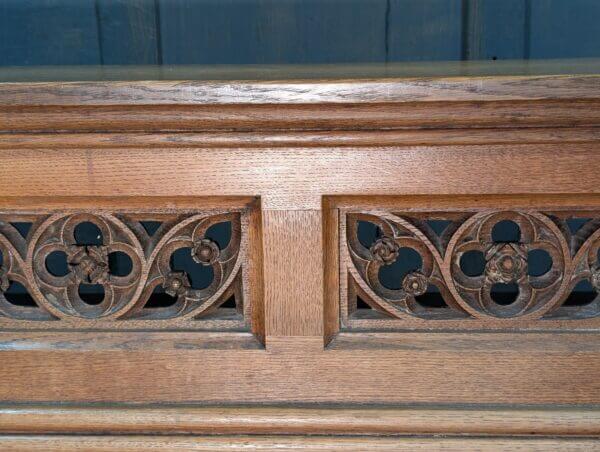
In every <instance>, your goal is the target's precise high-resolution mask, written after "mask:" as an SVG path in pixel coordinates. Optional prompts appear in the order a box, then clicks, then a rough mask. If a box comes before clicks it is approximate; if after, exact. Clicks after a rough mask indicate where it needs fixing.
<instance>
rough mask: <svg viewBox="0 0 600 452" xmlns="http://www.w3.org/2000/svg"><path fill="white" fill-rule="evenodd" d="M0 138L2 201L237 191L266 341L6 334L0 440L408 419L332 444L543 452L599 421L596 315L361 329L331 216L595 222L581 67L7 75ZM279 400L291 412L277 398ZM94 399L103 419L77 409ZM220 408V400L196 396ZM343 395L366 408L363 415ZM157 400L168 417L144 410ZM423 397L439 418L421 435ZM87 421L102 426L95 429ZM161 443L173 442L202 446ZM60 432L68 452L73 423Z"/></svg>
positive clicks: (592, 145) (599, 94)
mask: <svg viewBox="0 0 600 452" xmlns="http://www.w3.org/2000/svg"><path fill="white" fill-rule="evenodd" d="M0 130H1V131H2V132H3V133H2V134H0V212H2V213H3V215H4V214H5V213H6V212H20V213H23V212H31V213H36V214H37V213H39V212H65V211H98V212H117V211H122V212H132V211H149V212H155V213H157V212H169V213H172V212H177V211H194V212H200V211H201V212H205V211H231V210H239V209H244V208H246V207H247V206H248V205H250V204H252V203H254V204H252V205H253V206H255V207H256V208H255V209H250V210H249V214H248V215H249V222H248V230H247V238H248V244H250V245H251V246H250V248H249V249H248V254H247V256H246V258H247V260H248V262H247V263H248V265H249V268H250V269H251V270H250V273H249V274H248V284H247V285H246V286H245V287H246V288H247V290H248V291H250V294H249V295H248V296H250V297H251V298H252V304H253V306H260V307H261V308H260V309H257V310H256V311H253V314H252V316H253V317H252V321H251V322H252V325H253V328H254V333H256V335H258V336H259V338H260V339H261V340H263V342H264V345H261V343H260V342H259V341H257V340H256V338H255V337H254V336H253V334H252V333H251V332H248V331H237V330H229V331H224V328H221V327H217V328H214V329H210V328H209V329H208V330H204V331H198V330H190V329H189V328H187V327H186V328H178V327H176V328H171V327H167V328H164V329H153V330H147V329H139V330H135V331H134V330H118V331H115V330H112V331H108V330H107V329H105V328H103V329H96V328H90V325H88V324H85V325H84V324H81V325H80V326H78V327H74V328H71V329H61V330H47V329H46V330H44V329H31V328H22V327H21V326H18V327H15V326H14V325H13V326H11V327H10V328H8V327H7V328H2V329H1V331H0V354H1V355H2V363H3V364H2V372H3V376H2V378H0V400H1V401H2V403H3V406H2V407H0V409H1V410H0V415H1V416H2V417H3V419H4V422H2V423H0V430H1V431H2V432H3V433H4V434H7V435H8V434H11V433H23V432H25V433H28V434H27V435H23V436H17V437H14V436H0V443H2V442H4V444H6V445H7V447H8V446H11V447H12V446H14V447H26V448H27V447H29V446H31V444H33V443H35V444H42V446H41V447H43V446H44V445H46V446H47V445H55V444H56V442H55V440H54V439H52V438H56V437H52V436H49V437H45V436H40V435H43V434H44V433H48V434H53V435H56V434H59V433H63V434H65V435H73V434H79V435H83V436H81V437H80V438H81V439H85V438H86V437H85V435H86V434H97V433H113V434H115V435H126V436H122V437H119V438H120V439H119V441H116V439H115V438H114V437H113V439H115V441H116V442H115V443H114V444H115V445H114V447H113V448H114V449H117V450H118V449H119V448H120V447H125V446H127V447H138V448H144V445H146V446H147V445H148V442H144V441H156V442H155V445H156V446H157V447H163V448H168V444H166V443H165V441H166V440H164V438H163V439H160V438H159V437H156V438H154V437H152V436H148V437H147V438H146V439H145V440H144V441H142V442H140V443H138V444H137V446H136V445H135V444H133V443H127V441H135V438H134V437H131V436H127V435H135V434H148V433H149V432H150V433H152V432H154V433H159V432H160V433H173V434H179V433H185V434H196V435H202V434H206V432H207V431H210V433H222V434H233V435H241V434H246V433H248V434H256V433H259V434H260V433H262V434H269V435H279V434H284V433H285V434H289V433H295V434H299V435H308V434H311V433H323V434H326V435H330V434H331V435H333V434H348V433H359V434H379V433H385V434H390V433H402V434H407V433H408V434H414V435H426V438H425V439H420V438H421V437H420V436H419V437H410V438H407V439H406V441H408V442H406V443H403V441H404V440H403V439H398V438H378V437H370V438H361V439H356V441H357V442H354V443H352V441H353V440H352V439H350V438H347V439H345V440H344V441H348V443H344V441H342V443H344V444H345V445H346V446H348V447H352V446H354V447H355V448H359V449H361V450H369V448H372V449H376V448H377V447H380V446H381V447H383V446H382V445H387V446H390V444H392V443H394V444H395V445H396V447H402V444H404V445H405V447H408V448H410V447H411V445H412V446H415V445H418V446H419V447H427V444H437V445H440V444H441V442H440V441H442V440H440V439H439V438H437V437H432V436H427V435H440V434H441V435H444V434H458V435H460V434H470V433H474V434H475V435H492V436H490V437H489V438H485V439H481V438H479V439H478V438H477V437H475V436H470V437H468V440H467V439H465V438H461V441H463V443H460V446H456V445H454V446H452V447H463V448H464V445H465V444H469V445H471V446H472V447H473V448H476V447H488V448H493V447H496V446H498V445H506V444H508V446H507V447H512V446H514V447H515V448H516V447H521V446H522V445H523V442H522V441H520V440H519V439H517V438H509V439H507V440H506V443H504V442H503V441H505V440H504V439H502V438H501V437H504V436H506V435H518V434H529V433H530V434H531V436H530V437H528V438H527V440H528V441H529V440H531V441H532V442H530V443H528V445H529V446H531V445H532V444H537V446H535V447H538V448H539V449H540V450H543V449H544V448H548V447H551V446H554V447H558V446H559V445H560V444H563V441H564V442H568V441H571V443H570V444H574V445H577V446H578V447H586V446H589V444H590V442H586V441H588V440H587V439H585V438H584V439H581V435H584V436H586V438H589V437H591V436H597V435H600V421H599V418H598V416H597V413H598V409H597V407H598V406H600V391H599V389H600V386H599V384H600V383H599V382H598V379H597V378H595V375H597V374H598V372H599V371H600V352H599V350H600V334H598V325H597V319H596V318H591V319H579V320H572V319H567V320H565V321H564V322H563V321H562V320H557V321H556V322H555V323H553V324H552V326H551V327H544V328H540V327H539V325H540V322H542V321H541V320H536V319H533V318H531V319H529V320H527V319H523V321H522V322H521V323H518V324H513V323H510V322H512V321H513V320H511V319H508V320H506V319H504V320H502V319H501V320H502V321H498V320H497V319H495V318H492V319H487V318H486V319H484V318H483V316H480V318H479V319H478V320H476V321H475V323H477V325H479V326H478V327H473V328H470V327H465V326H464V323H460V324H456V325H454V326H452V328H450V327H448V328H438V327H431V326H430V325H432V324H433V323H434V322H436V321H437V320H420V319H417V320H411V321H410V322H412V323H410V322H409V323H410V325H411V326H410V327H409V328H402V327H398V324H399V323H398V322H400V321H399V320H394V319H392V320H390V321H388V323H389V324H388V325H387V326H385V325H383V326H382V323H377V324H373V325H366V324H365V325H362V326H361V327H360V328H356V325H350V324H347V323H345V320H344V318H343V312H344V310H343V309H344V305H343V300H344V299H345V298H344V297H345V296H346V294H345V292H344V291H345V290H346V289H347V287H346V286H345V284H346V283H347V278H345V276H346V275H345V272H346V271H347V268H348V264H349V261H348V256H347V255H346V254H345V253H346V251H345V245H344V243H345V242H344V236H343V233H342V232H343V230H344V229H341V228H342V227H343V226H344V221H345V220H344V218H345V215H347V214H348V212H359V213H376V214H377V215H379V216H385V215H389V214H390V212H422V213H428V214H430V213H431V212H439V211H444V212H449V211H452V212H457V213H460V212H474V213H475V215H487V214H488V213H489V212H494V211H517V212H526V213H527V215H532V216H534V217H535V218H538V217H537V216H538V213H540V212H541V213H548V212H584V211H588V212H593V213H594V215H595V212H598V211H599V210H600V188H599V187H600V163H599V162H600V161H599V160H598V152H599V147H598V145H599V143H600V132H599V131H600V77H599V76H597V75H572V76H567V75H556V76H554V75H548V76H533V75H532V76H518V77H511V76H498V77H493V76H485V77H479V76H471V77H446V78H444V77H434V78H424V79H419V78H412V79H401V78H399V79H393V78H388V79H362V80H287V81H280V82H274V81H268V82H260V81H256V82H252V81H227V82H219V81H188V82H170V81H161V82H70V83H3V84H0ZM258 200H259V201H260V202H258ZM538 219H539V221H541V222H542V223H544V224H547V226H548V227H550V225H549V223H547V222H546V221H545V220H543V219H541V217H540V218H538ZM513 251H514V252H516V253H517V254H518V251H519V250H518V249H517V250H513ZM563 256H564V254H563ZM418 282H419V281H417V283H418ZM244 283H246V281H244ZM340 289H341V290H340ZM472 314H473V315H475V314H476V313H472ZM536 315H537V314H536ZM532 317H533V315H532ZM199 322H200V321H199ZM377 322H380V320H379V319H377ZM384 322H385V321H384ZM459 322H462V320H460V321H459ZM503 322H504V323H503ZM349 326H350V327H351V328H350V330H349V329H348V327H349ZM440 370H443V371H440ZM23 375H27V380H25V379H23V378H22V376H23ZM115 376H116V378H115ZM123 403H126V404H136V405H137V407H138V408H139V410H140V411H128V410H129V408H128V407H122V405H120V404H123ZM296 403H301V404H302V406H303V407H304V408H302V409H300V408H294V407H290V405H294V404H296ZM324 403H325V404H331V405H332V408H331V412H328V413H329V414H327V416H329V417H328V419H330V420H331V421H330V422H332V423H333V424H331V425H332V426H330V427H327V428H324V427H322V428H321V421H320V419H321V418H322V415H323V413H320V412H319V411H318V408H317V406H316V405H317V404H324ZM24 404H25V405H24ZM98 404H102V406H104V407H106V410H107V411H102V412H100V411H94V410H96V409H97V407H98V406H99V405H98ZM190 404H193V405H194V407H192V408H189V405H190ZM215 404H216V405H218V408H215V409H218V410H223V411H219V412H220V413H221V414H220V415H219V416H217V415H216V414H215V413H213V412H212V411H210V410H208V411H203V410H204V409H205V408H206V409H208V408H207V407H208V405H215ZM258 404H260V405H261V407H264V406H265V405H268V404H273V405H277V406H278V407H281V406H282V405H286V406H287V408H286V409H285V410H282V411H281V413H282V416H283V417H282V419H284V420H285V425H281V424H277V423H275V424H272V425H275V427H274V428H273V430H268V431H267V430H264V429H261V428H259V427H258V424H261V425H266V424H269V423H271V421H272V420H273V418H272V416H271V414H269V413H270V412H266V411H261V409H262V408H260V407H249V408H247V409H248V410H250V411H251V413H250V414H249V413H248V412H247V411H244V409H246V408H244V409H241V408H236V406H237V407H239V406H240V405H244V406H248V405H258ZM359 405H360V406H361V407H364V406H366V405H368V406H369V407H370V408H369V409H373V410H375V411H374V413H375V414H373V416H375V417H376V418H377V419H381V421H376V420H373V417H369V416H367V417H364V416H358V415H357V414H356V412H354V411H352V410H353V409H354V408H355V407H356V406H359ZM566 405H568V409H567V408H564V407H565V406H566ZM157 406H158V409H159V410H160V416H158V417H159V418H160V419H164V424H162V426H157V425H156V424H153V423H151V422H150V421H149V420H148V419H149V417H148V416H150V417H152V416H153V415H154V414H156V412H154V411H151V410H152V409H153V407H157ZM342 406H350V408H342ZM61 407H62V408H65V409H64V410H63V411H61V409H62V408H61ZM66 407H68V408H69V409H66ZM185 407H188V408H185ZM352 407H354V408H352ZM507 407H508V408H507ZM515 407H516V408H515ZM44 409H46V410H49V411H44ZM187 409H189V410H191V411H186V410H187ZM196 409H199V411H194V410H196ZM444 409H447V410H450V411H443V410H444ZM53 410H56V411H53ZM70 410H74V411H70ZM78 410H79V411H78ZM146 410H150V411H146ZM253 410H254V411H253ZM298 410H299V411H298ZM386 410H390V411H386ZM402 410H408V411H402ZM428 410H434V411H435V413H433V412H430V411H428ZM439 410H442V411H439ZM488 410H491V411H488ZM503 410H506V411H508V413H509V414H506V413H505V411H503ZM74 413H78V414H74ZM94 413H96V414H94ZM436 413H438V414H439V413H442V418H443V419H444V421H443V422H442V424H439V428H438V429H431V428H429V429H428V428H427V425H428V424H427V423H428V422H430V421H431V419H432V416H433V417H435V416H437V415H438V414H436ZM492 413H501V414H500V415H499V416H504V417H505V418H510V419H520V422H521V424H519V425H526V426H528V427H527V428H528V429H529V428H530V430H527V431H524V430H520V429H519V427H518V426H517V423H516V422H512V423H511V422H508V423H505V422H504V423H503V422H500V421H499V420H498V418H496V417H494V416H495V415H494V414H492ZM46 415H47V416H48V422H47V423H43V422H42V421H41V420H40V419H42V418H44V416H46ZM80 415H81V416H82V417H81V420H82V421H81V423H77V422H75V421H74V420H73V419H74V417H75V418H77V419H79V417H78V416H80ZM249 415H251V418H248V417H247V416H249ZM94 416H96V418H95V417H94ZM102 416H106V418H108V419H119V425H115V424H111V425H109V424H106V423H105V424H96V423H95V421H94V419H101V418H102ZM182 416H189V417H182ZM544 416H546V417H544ZM155 418H156V417H155ZM27 419H32V420H33V421H35V423H34V425H33V426H30V427H28V423H27ZM50 419H53V421H52V422H50ZM124 419H127V421H126V420H124ZM153 419H154V418H153ZM183 419H185V421H184V420H183ZM317 419H318V420H317ZM410 419H423V421H422V422H421V423H411V421H409V420H410ZM538 419H541V421H540V422H539V423H538V422H536V421H537V420H538ZM549 419H550V420H549ZM450 420H452V422H451V421H450ZM455 420H456V423H454V421H455ZM128 422H129V424H127V423H128ZM125 424H127V425H128V426H125ZM96 425H105V426H106V428H105V429H99V427H97V426H96ZM328 425H330V424H328ZM335 426H338V427H335ZM570 426H575V427H574V428H572V429H571V428H570ZM207 429H209V430H207ZM570 435H579V437H578V438H574V437H572V436H570ZM87 438H88V439H89V438H90V437H87ZM177 438H178V440H180V441H182V442H181V443H177V444H180V446H181V448H186V447H191V446H192V445H194V444H195V445H196V446H198V447H201V446H199V445H200V444H202V442H203V441H207V438H205V437H195V436H188V437H186V438H185V439H184V438H183V437H181V436H177ZM499 438H500V439H499ZM64 440H65V443H64V444H65V446H64V447H65V448H68V447H70V446H68V444H71V443H69V441H71V440H73V436H67V437H65V438H64ZM89 440H90V441H92V439H89ZM94 441H95V440H94ZM228 441H229V443H228V444H232V443H233V444H247V443H245V442H244V441H250V443H251V444H255V445H256V447H257V448H259V446H260V447H262V448H263V449H264V450H269V449H268V448H269V447H275V446H276V445H277V444H280V445H281V444H285V445H288V446H289V445H290V444H292V443H294V444H295V447H296V446H297V447H299V448H304V449H306V450H311V447H313V446H314V445H315V444H316V443H315V441H316V442H319V441H321V442H320V443H319V447H325V448H327V447H333V446H332V444H333V442H332V441H333V440H332V439H331V438H329V439H328V438H325V437H324V438H321V439H319V440H316V439H315V440H313V439H311V437H309V436H302V437H299V438H296V439H294V438H292V437H286V438H265V437H255V438H250V439H248V438H247V437H237V438H229V439H228ZM277 441H280V443H277ZM386 441H387V442H386ZM410 441H413V442H412V443H411V442H410ZM428 441H431V443H428ZM436 441H438V443H436ZM464 441H467V443H464ZM578 441H579V442H578ZM590 441H593V440H590ZM226 442H227V441H226ZM342 443H340V444H342ZM384 443H385V444H384ZM89 444H90V445H92V444H91V443H89ZM132 444H133V445H132ZM172 444H175V443H172ZM206 444H208V443H206ZM565 444H566V443H565ZM94 447H96V446H95V445H94ZM207 447H208V446H207ZM211 447H213V449H216V450H219V448H221V449H223V448H226V447H228V446H226V445H225V444H220V445H219V444H217V443H216V442H215V443H211ZM315 447H316V446H315ZM335 447H338V446H335ZM344 447H345V446H344ZM390 447H392V446H390ZM415 447H416V446H415ZM531 447H533V446H531ZM339 448H340V449H342V446H339ZM259 450H260V448H259Z"/></svg>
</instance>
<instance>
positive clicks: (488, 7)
mask: <svg viewBox="0 0 600 452" xmlns="http://www.w3.org/2000/svg"><path fill="white" fill-rule="evenodd" d="M527 1H528V0H468V1H467V2H466V7H467V11H466V20H465V22H466V23H465V27H466V29H465V32H466V36H465V38H466V42H465V50H466V54H465V57H466V58H467V59H469V60H487V59H498V60H501V59H519V58H525V56H526V53H527V45H528V42H527V37H528V33H527V31H526V27H527Z"/></svg>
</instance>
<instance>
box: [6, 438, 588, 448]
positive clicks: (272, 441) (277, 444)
mask: <svg viewBox="0 0 600 452" xmlns="http://www.w3.org/2000/svg"><path fill="white" fill-rule="evenodd" d="M0 448H1V449H2V450H14V451H22V450H27V451H44V452H47V451H63V452H65V451H80V450H86V451H90V452H98V451H105V452H106V451H119V452H128V451H146V450H158V451H173V450H185V451H190V450H193V451H211V452H212V451H247V450H253V451H260V452H280V451H282V450H300V451H312V452H317V451H328V452H335V451H356V452H368V451H392V450H393V451H427V452H431V451H438V450H439V451H445V452H469V451H473V452H475V451H477V452H492V451H498V450H502V451H515V452H517V451H523V450H527V451H530V452H547V451H548V450H561V451H586V452H589V451H595V450H600V445H599V443H598V440H597V439H596V438H564V437H559V438H557V437H544V438H531V437H520V438H507V437H490V438H476V437H455V438H452V437H372V436H370V437H368V436H367V437H365V436H362V437H360V436H359V437H339V436H312V437H311V436H258V435H249V436H85V435H71V436H66V435H39V436H34V435H23V436H16V435H7V436H0Z"/></svg>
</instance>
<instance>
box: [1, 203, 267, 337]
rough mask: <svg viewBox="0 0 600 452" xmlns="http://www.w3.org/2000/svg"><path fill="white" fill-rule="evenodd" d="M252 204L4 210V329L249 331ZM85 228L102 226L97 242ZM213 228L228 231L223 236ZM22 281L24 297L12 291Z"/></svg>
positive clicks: (2, 282) (2, 317)
mask: <svg viewBox="0 0 600 452" xmlns="http://www.w3.org/2000/svg"><path fill="white" fill-rule="evenodd" d="M249 209H250V208H240V209H228V210H214V209H213V210H205V211H203V210H182V211H164V210H162V211H130V212H128V211H123V210H120V211H118V212H111V211H99V210H84V209H81V210H71V211H51V212H44V213H31V212H2V213H0V255H1V256H2V260H1V261H0V326H1V327H3V328H6V327H14V326H18V327H19V328H40V327H42V328H51V329H53V328H56V329H64V328H69V327H76V328H109V329H131V328H143V329H164V328H170V329H171V328H185V329H211V330H231V329H234V330H246V329H250V328H251V323H252V321H251V319H252V310H253V309H259V308H260V306H257V307H253V306H252V302H251V296H250V295H249V294H248V290H247V286H248V283H246V284H244V281H245V280H246V281H247V279H248V276H247V274H248V268H247V267H248V266H247V255H248V238H247V237H248V234H247V230H248V221H249V220H248V212H249ZM82 225H92V227H94V228H95V229H96V230H97V231H98V234H97V237H93V240H92V242H90V241H89V240H88V241H86V239H85V238H84V239H82V238H81V233H79V234H78V228H80V227H81V226H82ZM215 227H222V228H225V229H228V231H227V234H226V237H225V238H224V239H221V240H216V239H215V238H213V237H212V236H211V233H210V231H211V229H214V228H215ZM175 253H180V254H181V253H185V255H186V256H187V255H188V254H189V256H187V257H188V258H189V259H188V260H190V262H191V265H196V266H198V270H199V271H203V272H204V273H205V274H206V277H205V278H204V279H205V280H206V283H205V284H202V285H199V284H197V282H196V281H193V280H192V277H191V275H190V274H188V272H186V271H185V270H183V269H181V268H178V267H177V265H176V264H174V259H173V257H174V255H175ZM117 259H120V262H121V263H122V262H125V265H124V267H125V268H124V269H123V268H117V267H118V266H119V265H117V264H118V263H119V262H118V261H117ZM121 267H123V265H121ZM15 283H17V284H18V285H20V286H21V287H23V288H24V289H25V290H26V293H21V294H18V295H15V294H13V293H11V291H10V289H11V287H12V286H13V285H14V284H15ZM259 283H260V282H259ZM90 287H92V288H96V293H94V294H93V295H89V294H88V295H85V296H84V293H85V289H86V288H90ZM82 290H83V293H82Z"/></svg>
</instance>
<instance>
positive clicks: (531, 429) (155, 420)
mask: <svg viewBox="0 0 600 452" xmlns="http://www.w3.org/2000/svg"><path fill="white" fill-rule="evenodd" d="M0 433H3V434H7V433H19V434H61V433H77V434H98V433H103V434H108V433H110V434H146V433H152V434H155V435H158V434H161V433H164V434H200V435H202V434H211V435H215V434H218V435H221V434H223V435H238V434H257V435H280V434H311V435H313V434H319V435H371V434H378V435H391V434H413V435H420V434H422V435H433V434H436V435H438V434H439V435H451V434H463V435H552V436H598V435H600V408H571V409H569V408H537V409H532V408H520V409H509V408H498V407H497V408H490V407H488V408H447V407H445V408H443V407H437V408H436V407H434V408H422V407H421V408H419V407H403V408H382V407H361V408H333V407H332V408H291V407H202V408H200V407H197V408H196V407H156V406H155V407H143V406H142V407H89V406H88V407H78V406H61V407H53V406H10V405H0ZM0 444H1V441H0Z"/></svg>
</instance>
